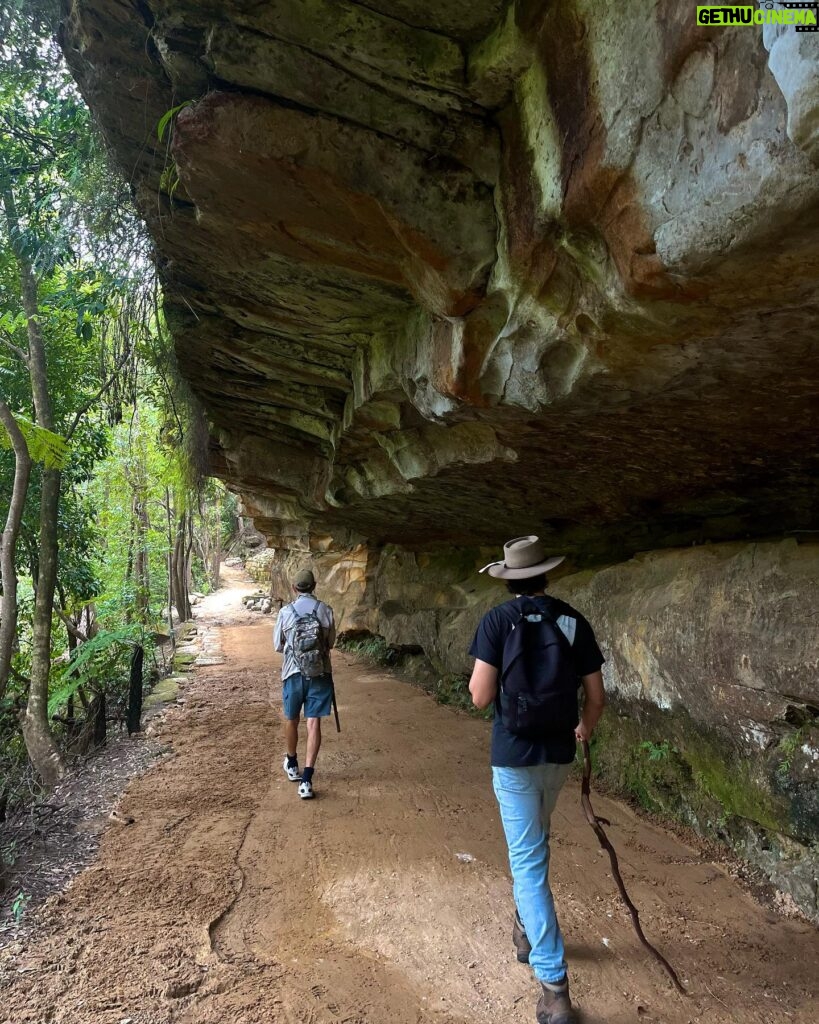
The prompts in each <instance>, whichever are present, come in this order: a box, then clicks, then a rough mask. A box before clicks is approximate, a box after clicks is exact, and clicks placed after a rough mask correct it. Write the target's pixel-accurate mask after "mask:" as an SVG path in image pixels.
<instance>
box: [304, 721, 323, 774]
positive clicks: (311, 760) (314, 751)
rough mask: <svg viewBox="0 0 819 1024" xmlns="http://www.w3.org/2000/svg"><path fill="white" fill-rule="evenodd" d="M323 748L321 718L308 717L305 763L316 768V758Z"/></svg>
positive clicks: (308, 766) (306, 765)
mask: <svg viewBox="0 0 819 1024" xmlns="http://www.w3.org/2000/svg"><path fill="white" fill-rule="evenodd" d="M319 750H321V719H320V718H308V719H307V759H306V760H305V762H304V764H305V767H307V768H315V766H316V758H317V757H318V754H319Z"/></svg>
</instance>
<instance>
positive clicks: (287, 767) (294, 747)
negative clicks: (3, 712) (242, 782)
mask: <svg viewBox="0 0 819 1024" xmlns="http://www.w3.org/2000/svg"><path fill="white" fill-rule="evenodd" d="M303 703H304V686H303V682H302V678H301V676H300V675H299V674H298V673H296V674H295V675H291V676H288V677H287V679H285V680H284V683H283V684H282V707H283V711H284V750H285V758H284V764H283V765H282V767H283V768H284V773H285V775H286V776H287V777H288V779H290V781H291V782H296V781H297V780H298V779H299V768H298V757H297V751H298V743H299V719H300V717H301V709H302V704H303Z"/></svg>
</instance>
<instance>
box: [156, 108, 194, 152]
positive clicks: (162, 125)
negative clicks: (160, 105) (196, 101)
mask: <svg viewBox="0 0 819 1024" xmlns="http://www.w3.org/2000/svg"><path fill="white" fill-rule="evenodd" d="M192 103H193V100H185V102H184V103H179V104H177V105H176V106H175V107H171V109H170V110H166V111H165V113H164V114H163V115H162V117H160V119H159V122H158V124H157V126H156V137H157V138H158V139H159V141H160V142H161V141H162V139H163V138H164V137H165V132H166V131H167V130H168V127H169V125H170V124H171V122H172V121H173V119H174V118H175V117H176V115H177V114H178V113H179V111H180V110H184V109H185V107H189V106H190V105H191V104H192Z"/></svg>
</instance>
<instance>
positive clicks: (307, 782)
mask: <svg viewBox="0 0 819 1024" xmlns="http://www.w3.org/2000/svg"><path fill="white" fill-rule="evenodd" d="M332 695H333V688H332V683H331V682H330V679H329V677H326V676H319V677H318V678H317V679H311V680H310V682H309V685H308V687H307V695H306V697H305V701H304V717H305V718H306V719H307V756H306V759H305V762H304V770H303V771H302V773H301V779H302V782H301V786H299V796H300V797H302V798H305V797H309V796H312V795H313V788H312V787H313V769H314V768H315V766H316V760H317V759H318V755H319V750H320V749H321V720H322V718H326V717H327V715H329V714H330V708H331V703H332ZM305 786H306V787H307V788H306V789H303V787H305Z"/></svg>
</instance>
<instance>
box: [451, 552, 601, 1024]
mask: <svg viewBox="0 0 819 1024" xmlns="http://www.w3.org/2000/svg"><path fill="white" fill-rule="evenodd" d="M562 561H563V558H549V557H547V556H546V553H545V551H544V548H543V545H542V543H541V542H540V540H539V539H538V538H537V537H533V536H529V537H516V538H515V539H514V540H511V541H509V542H508V543H507V544H505V545H504V559H503V561H500V562H493V563H491V564H490V565H487V566H484V568H483V569H481V572H488V573H489V575H490V576H494V577H496V578H497V579H502V580H506V583H507V587H508V589H509V591H510V592H511V594H512V595H513V598H514V599H513V600H511V601H507V602H506V603H505V604H502V605H499V606H498V607H496V608H493V609H491V610H490V611H489V612H487V613H486V615H484V617H483V618H482V619H481V622H480V624H479V625H478V629H477V632H476V633H475V639H474V640H473V642H472V647H471V648H470V651H469V653H470V654H471V655H473V656H474V658H475V667H474V670H473V672H472V678H471V679H470V682H469V691H470V693H471V694H472V700H473V703H474V704H475V705H476V706H477V707H479V708H487V707H489V706H490V704H493V703H494V705H495V719H494V724H493V728H492V747H491V761H492V782H493V787H494V790H495V796H496V797H497V800H498V806H499V808H500V815H501V821H502V823H503V828H504V832H505V834H506V843H507V847H508V851H509V865H510V868H511V871H512V880H513V883H514V896H515V904H516V913H515V920H514V925H513V931H512V941H513V943H514V945H515V947H516V948H517V958H518V960H519V961H521V962H522V963H529V964H530V965H531V967H532V970H533V972H534V975H535V978H536V979H537V980H538V981H539V982H540V984H541V994H540V999H539V1000H538V1004H537V1019H538V1021H539V1022H540V1024H573V1022H575V1021H576V1020H577V1016H576V1014H575V1012H574V1010H573V1009H572V1004H571V1000H570V998H569V983H568V978H567V973H566V971H567V967H566V960H565V954H564V948H563V936H562V934H561V932H560V926H559V924H558V921H557V916H556V914H555V908H554V900H553V898H552V893H551V890H550V888H549V821H550V817H551V814H552V810H553V809H554V806H555V803H556V801H557V797H558V794H559V792H560V789H561V787H562V786H563V783H564V782H565V781H566V777H567V775H568V774H569V769H570V766H571V763H572V761H573V760H574V756H575V744H576V742H577V741H582V740H588V739H590V738H591V734H592V731H593V729H594V727H595V726H596V725H597V722H598V720H599V718H600V715H601V714H602V711H603V706H604V704H605V695H604V691H603V676H602V673H601V671H600V669H601V666H602V664H603V661H604V659H603V655H602V654H601V653H600V648H599V647H598V646H597V641H596V640H595V637H594V633H593V631H592V628H591V626H590V625H589V623H588V622H587V621H586V619H584V618H583V616H582V615H581V614H580V613H579V612H577V611H575V610H574V609H573V608H572V607H571V606H569V605H568V604H565V603H564V602H562V601H558V600H556V599H555V598H552V597H549V596H547V595H546V592H545V591H546V585H547V579H546V573H547V572H549V571H550V570H551V569H553V568H554V567H555V566H557V565H559V564H560V563H561V562H562ZM516 630H517V633H515V631H516ZM581 685H582V688H583V690H584V693H585V702H584V707H583V714H582V716H581V717H579V716H578V713H577V691H578V688H579V687H580V686H581ZM521 694H522V698H521ZM533 709H534V710H533ZM578 718H579V720H578Z"/></svg>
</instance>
